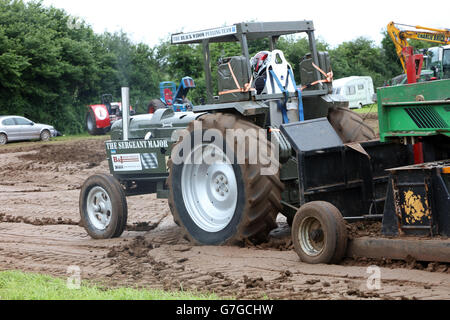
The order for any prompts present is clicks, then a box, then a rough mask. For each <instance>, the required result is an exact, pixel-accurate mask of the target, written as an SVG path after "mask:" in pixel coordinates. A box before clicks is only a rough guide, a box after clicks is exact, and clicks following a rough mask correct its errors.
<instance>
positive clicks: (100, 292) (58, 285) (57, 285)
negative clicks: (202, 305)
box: [0, 271, 218, 300]
mask: <svg viewBox="0 0 450 320" xmlns="http://www.w3.org/2000/svg"><path fill="white" fill-rule="evenodd" d="M216 299H218V297H217V296H216V295H214V294H209V295H205V294H199V293H190V292H183V291H180V292H166V291H162V290H152V289H133V288H117V289H107V288H104V287H101V286H97V285H93V284H90V283H86V282H82V284H81V287H80V289H69V288H68V286H67V283H66V280H63V279H59V278H55V277H51V276H47V275H41V274H35V273H25V272H21V271H2V272H0V300H216Z"/></svg>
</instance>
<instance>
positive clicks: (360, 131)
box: [328, 107, 377, 143]
mask: <svg viewBox="0 0 450 320" xmlns="http://www.w3.org/2000/svg"><path fill="white" fill-rule="evenodd" d="M328 121H330V123H331V125H332V126H333V128H334V130H336V132H337V134H338V135H339V137H340V138H341V139H342V141H343V142H344V143H350V142H364V141H370V140H374V139H376V137H377V136H376V134H375V132H374V131H373V129H372V128H371V127H370V126H368V125H367V124H366V123H364V120H363V118H362V117H361V116H360V115H359V114H357V113H356V112H353V111H352V110H350V109H348V108H343V107H338V108H333V109H330V111H329V112H328Z"/></svg>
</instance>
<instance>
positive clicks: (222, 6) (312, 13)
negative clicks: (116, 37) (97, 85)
mask: <svg viewBox="0 0 450 320" xmlns="http://www.w3.org/2000/svg"><path fill="white" fill-rule="evenodd" d="M43 3H44V4H45V5H47V6H50V5H53V6H55V7H57V8H62V9H65V10H66V11H67V12H68V13H69V14H71V15H74V16H78V17H80V18H83V19H84V20H85V21H86V22H87V23H88V24H90V25H91V26H92V27H93V29H94V31H95V32H98V33H102V32H104V31H109V32H115V31H119V30H121V29H122V30H123V31H125V32H126V33H127V34H128V35H129V36H130V37H131V39H133V40H134V41H135V42H144V43H146V44H148V45H150V46H154V45H156V44H157V43H159V41H160V39H168V38H169V35H170V34H171V33H176V32H180V31H185V32H189V31H197V30H202V29H209V28H215V27H220V26H224V25H231V24H233V23H237V22H244V21H258V22H266V21H290V20H313V21H314V25H315V29H316V37H318V38H321V39H323V40H325V41H326V42H327V43H329V44H331V45H333V46H336V45H338V44H339V43H342V42H344V41H350V40H353V39H355V38H357V37H359V36H365V37H367V38H369V39H372V40H374V41H375V42H376V43H380V41H381V38H382V36H381V34H380V33H381V31H382V29H383V28H386V26H387V24H388V23H389V22H390V21H395V22H399V23H404V24H411V25H422V26H426V27H435V28H450V21H449V12H450V10H449V9H450V1H448V0H437V1H436V0H435V1H430V2H427V1H416V0H414V1H413V0H409V1H407V0H403V1H398V0H390V1H386V0H369V1H367V0H359V1H354V0H348V1H345V0H343V1H338V0H309V1H302V0H296V1H292V0H272V1H267V0H253V1H248V0H247V1H245V0H238V1H237V0H226V1H213V0H211V1H201V0H170V1H161V0H159V1H155V0H152V1H144V0H126V1H118V0H44V1H43ZM421 7H423V9H421Z"/></svg>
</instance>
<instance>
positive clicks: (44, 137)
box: [41, 130, 51, 141]
mask: <svg viewBox="0 0 450 320" xmlns="http://www.w3.org/2000/svg"><path fill="white" fill-rule="evenodd" d="M50 137H51V134H50V131H48V130H44V131H42V132H41V141H49V140H50Z"/></svg>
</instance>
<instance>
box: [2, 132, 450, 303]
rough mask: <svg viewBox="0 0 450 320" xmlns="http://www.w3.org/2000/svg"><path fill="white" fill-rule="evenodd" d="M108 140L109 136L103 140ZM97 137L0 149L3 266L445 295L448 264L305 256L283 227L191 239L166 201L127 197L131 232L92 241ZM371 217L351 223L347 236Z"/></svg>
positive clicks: (290, 295)
mask: <svg viewBox="0 0 450 320" xmlns="http://www.w3.org/2000/svg"><path fill="white" fill-rule="evenodd" d="M104 139H106V137H105V138H104ZM104 159H105V151H104V147H103V139H98V138H96V139H84V140H73V141H70V142H64V143H61V142H57V143H55V142H51V143H44V144H43V143H25V144H24V143H15V144H10V145H7V146H4V147H1V148H0V163H1V165H0V270H10V269H18V270H24V271H34V272H40V273H46V274H51V275H55V276H60V277H67V276H68V274H67V268H68V267H69V266H72V265H76V266H79V267H80V268H81V271H82V278H83V279H88V280H94V281H97V282H98V281H99V282H102V283H104V284H106V285H108V286H140V287H148V288H163V289H168V290H178V289H183V290H197V291H208V292H215V293H217V294H218V295H220V296H222V297H237V298H261V297H269V298H274V299H449V298H450V273H449V268H448V265H442V264H431V263H430V264H420V263H417V262H415V261H409V262H396V261H389V260H383V261H370V260H367V259H358V260H354V259H346V260H345V261H344V262H343V263H342V264H341V265H333V266H329V265H308V264H304V263H301V262H300V261H299V259H298V257H297V255H296V254H295V252H294V251H292V250H291V247H292V243H291V242H290V240H289V227H288V226H287V224H286V223H285V219H284V218H283V217H282V216H279V219H278V221H279V228H278V229H277V230H275V231H274V232H273V233H272V235H271V238H270V240H269V242H268V243H265V244H262V245H259V246H251V245H247V246H245V247H195V246H191V245H190V244H189V243H187V242H186V241H185V240H184V239H182V238H180V232H179V227H177V226H176V225H175V224H174V222H173V220H172V217H171V214H170V210H169V207H168V205H167V201H166V200H160V199H156V198H155V196H154V195H145V196H137V197H130V198H128V205H129V220H128V227H127V231H125V232H124V234H123V236H122V237H121V238H120V239H113V240H92V239H91V238H90V237H88V235H87V234H86V232H85V230H84V229H83V228H82V227H80V226H78V222H79V220H80V219H79V212H78V197H79V189H80V186H81V185H82V184H83V181H84V180H85V179H86V178H87V177H88V176H90V175H92V174H95V173H107V172H108V166H107V162H106V161H105V160H104ZM378 227H379V226H377V225H353V226H350V227H349V230H350V231H351V235H352V236H358V235H359V234H369V235H370V234H373V232H376V230H377V229H378ZM370 265H378V266H380V267H381V288H380V289H379V290H370V289H368V287H367V282H368V277H369V276H370V274H369V273H368V272H367V271H368V269H367V267H368V266H370Z"/></svg>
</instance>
